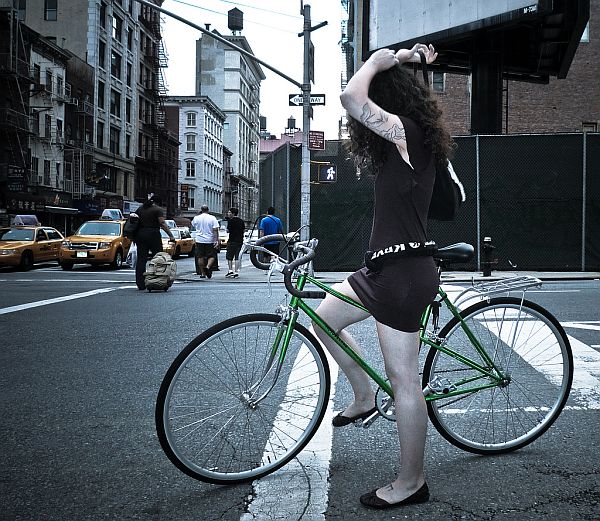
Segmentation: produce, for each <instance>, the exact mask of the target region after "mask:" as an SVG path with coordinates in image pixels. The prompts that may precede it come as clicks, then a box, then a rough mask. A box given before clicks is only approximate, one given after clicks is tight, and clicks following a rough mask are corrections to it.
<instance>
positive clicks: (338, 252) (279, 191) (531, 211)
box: [260, 133, 600, 271]
mask: <svg viewBox="0 0 600 521" xmlns="http://www.w3.org/2000/svg"><path fill="white" fill-rule="evenodd" d="M456 142H457V145H458V147H457V150H456V154H455V158H454V160H453V164H454V167H455V170H456V171H457V173H458V174H459V177H460V178H461V181H462V182H463V184H464V186H465V190H466V193H467V202H466V203H465V204H464V205H463V206H462V207H461V210H460V214H459V215H458V217H457V218H456V220H455V221H453V222H449V223H446V222H436V221H432V222H430V223H429V237H430V238H431V239H433V240H435V241H436V242H437V243H438V245H440V246H444V245H447V244H452V243H455V242H462V241H464V242H469V243H471V244H473V245H474V246H475V249H476V258H475V259H474V260H473V261H472V262H471V263H470V264H468V265H466V266H461V268H464V269H471V270H479V269H481V261H482V260H483V259H482V257H481V253H480V246H481V244H482V241H483V239H484V237H490V238H491V242H492V244H493V246H494V247H495V249H494V255H495V257H497V259H498V264H497V266H496V269H500V270H503V269H504V270H506V269H511V270H514V269H516V270H556V271H560V270H568V271H585V270H594V271H596V270H600V134H590V133H588V134H559V135H549V134H544V135H501V136H464V137H457V138H456ZM323 163H333V164H335V165H336V166H337V180H336V182H334V183H323V182H321V183H319V182H318V168H319V165H320V164H323ZM300 168H301V150H300V148H299V147H297V146H293V145H289V144H288V145H285V146H283V147H281V148H280V149H278V150H276V151H275V152H274V153H272V154H270V155H269V156H268V157H267V158H265V159H264V160H263V161H262V162H261V168H260V182H261V210H262V211H264V210H265V209H266V208H267V207H268V206H271V205H272V206H275V208H277V211H278V215H279V216H280V217H281V218H282V220H283V221H284V223H285V225H286V228H287V229H289V230H293V229H297V228H298V227H299V226H300ZM310 212H311V236H313V237H318V238H319V241H320V242H319V251H318V255H317V258H316V260H315V267H316V269H318V270H322V271H326V270H331V271H337V270H342V271H345V270H354V269H357V268H358V267H360V266H361V265H362V263H363V255H364V251H365V250H366V249H367V246H368V242H369V236H370V232H371V223H372V215H373V179H372V178H371V177H370V176H368V175H365V174H364V173H363V174H362V175H360V176H359V175H357V172H356V169H355V167H354V165H353V163H352V161H351V160H350V159H349V157H348V153H347V151H346V149H345V147H344V143H343V142H341V141H327V142H326V148H325V150H324V151H312V152H311V208H310Z"/></svg>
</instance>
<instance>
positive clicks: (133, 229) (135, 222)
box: [123, 212, 140, 240]
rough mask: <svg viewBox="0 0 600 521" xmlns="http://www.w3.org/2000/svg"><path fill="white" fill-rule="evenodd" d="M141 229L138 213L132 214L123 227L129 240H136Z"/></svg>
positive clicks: (124, 233)
mask: <svg viewBox="0 0 600 521" xmlns="http://www.w3.org/2000/svg"><path fill="white" fill-rule="evenodd" d="M139 227H140V217H139V215H138V214H137V213H135V212H131V213H130V214H129V217H127V221H125V225H124V226H123V235H124V236H125V237H127V238H128V239H131V240H134V239H135V236H136V234H137V232H138V229H139Z"/></svg>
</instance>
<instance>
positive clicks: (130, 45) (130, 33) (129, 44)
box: [127, 0, 133, 51]
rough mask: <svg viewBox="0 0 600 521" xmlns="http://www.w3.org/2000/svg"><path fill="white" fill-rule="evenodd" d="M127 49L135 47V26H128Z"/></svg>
mask: <svg viewBox="0 0 600 521" xmlns="http://www.w3.org/2000/svg"><path fill="white" fill-rule="evenodd" d="M132 1H133V0H132ZM127 49H129V50H130V51H131V49H133V27H128V28H127Z"/></svg>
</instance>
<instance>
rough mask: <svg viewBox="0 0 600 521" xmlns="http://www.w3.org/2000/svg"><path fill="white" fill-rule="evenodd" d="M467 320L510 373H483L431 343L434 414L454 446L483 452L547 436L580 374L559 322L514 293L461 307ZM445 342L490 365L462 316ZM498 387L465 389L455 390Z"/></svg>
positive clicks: (427, 378)
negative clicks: (498, 377) (498, 376)
mask: <svg viewBox="0 0 600 521" xmlns="http://www.w3.org/2000/svg"><path fill="white" fill-rule="evenodd" d="M461 317H462V320H464V322H465V324H466V326H467V327H468V329H469V330H470V332H472V333H473V335H474V337H475V338H476V339H477V341H478V342H479V343H480V345H481V346H482V347H483V348H484V349H485V351H486V352H487V354H488V355H489V357H490V358H491V359H492V360H493V362H494V363H495V364H496V365H497V367H498V368H499V370H500V371H501V372H502V373H503V374H504V375H505V377H506V378H505V380H504V381H502V382H496V383H497V385H494V379H493V378H491V377H489V376H485V375H484V374H483V373H482V372H481V371H479V370H477V369H473V368H471V367H469V366H467V365H466V364H465V363H464V362H460V361H459V360H457V359H456V358H454V357H452V356H450V355H448V354H445V353H443V352H442V351H440V350H438V349H436V348H431V349H430V351H429V353H428V354H427V358H426V360H425V365H424V368H423V386H424V387H425V386H426V385H428V384H429V385H430V386H431V387H433V388H435V389H436V390H435V392H433V393H432V394H431V395H430V396H428V402H427V407H428V412H429V417H430V419H431V422H432V423H433V425H434V426H435V428H436V429H437V430H438V432H439V433H440V434H441V435H442V436H443V437H444V438H446V439H447V440H448V441H449V442H450V443H452V444H453V445H455V446H457V447H459V448H461V449H464V450H466V451H469V452H474V453H477V454H500V453H504V452H510V451H513V450H517V449H519V448H521V447H524V446H525V445H527V444H529V443H531V442H532V441H533V440H535V439H536V438H538V437H539V436H541V435H542V434H543V433H544V432H545V431H546V430H547V429H548V428H549V427H550V426H551V425H552V423H553V422H554V421H555V420H556V418H558V416H559V414H560V412H561V411H562V409H563V407H564V405H565V403H566V401H567V398H568V396H569V391H570V389H571V382H572V380H573V355H572V353H571V346H570V344H569V340H568V338H567V336H566V334H565V332H564V330H563V329H562V327H561V326H560V324H559V323H558V321H557V320H556V319H555V318H554V317H553V316H552V315H551V314H550V313H549V312H548V311H546V310H545V309H543V308H542V307H540V306H538V305H537V304H534V303H533V302H529V301H526V300H524V301H521V299H517V298H512V297H502V298H494V299H491V300H490V301H489V302H488V301H485V302H481V303H479V304H476V305H474V306H471V307H469V308H468V309H466V310H464V311H462V312H461ZM440 337H441V339H442V345H443V346H445V347H446V348H448V349H451V350H452V351H454V352H456V353H458V354H459V355H462V356H463V357H465V358H468V359H470V360H471V361H474V362H476V363H478V364H480V365H481V366H483V367H485V368H486V369H490V368H489V364H488V363H487V362H485V361H484V359H483V358H482V356H481V355H480V354H479V353H478V352H477V351H476V349H475V347H474V346H473V343H472V342H471V340H470V339H469V337H468V336H467V333H466V332H465V330H464V329H463V327H462V326H461V323H460V321H459V320H458V319H456V318H453V319H452V320H450V322H448V324H446V326H445V327H444V328H443V329H442V331H441V332H440ZM432 382H434V384H431V383H432ZM485 385H490V387H489V388H486V389H480V390H477V391H473V392H467V393H465V394H453V393H457V392H460V391H462V390H465V389H473V388H474V387H476V386H479V387H481V386H485Z"/></svg>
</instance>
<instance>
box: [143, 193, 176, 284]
mask: <svg viewBox="0 0 600 521" xmlns="http://www.w3.org/2000/svg"><path fill="white" fill-rule="evenodd" d="M136 213H137V215H138V216H139V227H138V230H137V233H136V236H135V243H136V246H137V261H136V263H135V284H136V286H137V287H138V289H139V290H145V289H146V284H145V282H144V272H145V271H146V263H147V262H148V260H149V259H151V258H152V257H154V255H156V254H157V253H158V252H159V251H163V249H162V239H161V237H160V229H161V228H162V229H163V230H164V231H165V232H166V233H167V235H168V236H169V240H171V241H172V242H175V237H173V234H172V233H171V230H170V229H169V227H168V226H167V224H166V223H165V217H164V215H163V211H162V209H161V208H160V206H158V205H157V204H156V200H155V198H154V195H153V194H150V196H149V197H148V199H147V200H146V201H145V202H144V204H142V206H140V207H139V208H138V209H137V210H136Z"/></svg>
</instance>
